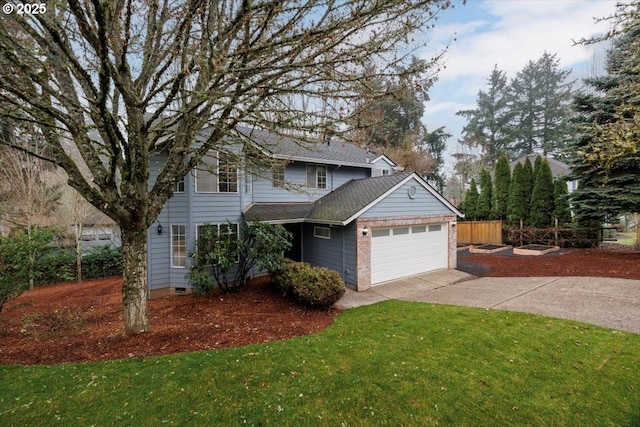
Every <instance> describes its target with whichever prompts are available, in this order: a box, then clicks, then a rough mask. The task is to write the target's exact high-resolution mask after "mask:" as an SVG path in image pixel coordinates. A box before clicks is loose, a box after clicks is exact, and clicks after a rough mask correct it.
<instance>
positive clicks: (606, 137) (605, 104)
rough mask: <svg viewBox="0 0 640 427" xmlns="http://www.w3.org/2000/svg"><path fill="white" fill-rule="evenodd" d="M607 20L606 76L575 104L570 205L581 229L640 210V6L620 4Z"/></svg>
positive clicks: (589, 82)
mask: <svg viewBox="0 0 640 427" xmlns="http://www.w3.org/2000/svg"><path fill="white" fill-rule="evenodd" d="M608 19H609V20H610V21H612V23H613V24H614V26H613V28H614V29H613V30H612V31H611V32H610V33H609V34H608V35H607V36H605V37H604V39H607V38H609V37H613V41H612V44H611V48H610V50H609V52H608V54H607V63H606V75H604V76H600V77H595V78H591V79H588V80H586V82H585V83H586V84H587V90H585V91H583V92H581V93H579V94H578V95H577V96H576V98H575V101H574V104H573V107H574V111H575V112H576V129H577V132H576V138H575V140H574V141H573V145H572V153H574V157H573V158H572V162H571V163H572V174H571V175H570V178H571V179H578V180H579V184H578V189H577V190H576V191H574V192H573V193H572V194H571V201H572V203H573V206H574V210H575V214H576V221H577V222H578V224H580V226H582V227H598V226H600V225H601V224H602V222H603V221H604V220H605V218H606V217H610V216H615V215H619V214H621V213H624V212H638V211H640V174H639V173H638V171H639V170H640V150H638V147H637V144H638V142H637V141H638V140H639V139H640V73H639V72H638V70H640V4H639V3H637V2H635V3H627V4H624V3H621V4H619V5H618V9H617V11H616V13H615V14H614V15H613V16H611V17H609V18H608ZM600 40H601V39H595V40H588V41H583V42H584V43H591V42H598V41H600Z"/></svg>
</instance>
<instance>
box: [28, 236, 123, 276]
mask: <svg viewBox="0 0 640 427" xmlns="http://www.w3.org/2000/svg"><path fill="white" fill-rule="evenodd" d="M35 270H36V271H37V276H36V277H37V280H36V284H37V285H46V284H51V283H60V282H73V281H75V280H77V271H76V252H75V249H57V250H54V251H52V252H51V253H47V254H46V255H44V256H41V257H39V258H38V259H37V261H36V265H35ZM121 275H122V252H121V251H120V250H119V249H116V248H114V247H113V246H110V245H102V246H95V247H93V248H91V249H90V250H89V252H88V253H86V254H85V255H83V257H82V278H83V279H85V280H90V279H100V278H103V277H113V276H121Z"/></svg>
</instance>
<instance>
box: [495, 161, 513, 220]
mask: <svg viewBox="0 0 640 427" xmlns="http://www.w3.org/2000/svg"><path fill="white" fill-rule="evenodd" d="M493 185H494V200H495V202H494V215H493V216H494V218H497V219H501V220H505V219H506V218H507V207H508V205H509V186H510V185H511V169H510V167H509V159H508V158H507V156H501V157H500V158H499V159H498V163H496V168H495V171H494V183H493Z"/></svg>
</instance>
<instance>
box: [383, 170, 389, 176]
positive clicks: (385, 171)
mask: <svg viewBox="0 0 640 427" xmlns="http://www.w3.org/2000/svg"><path fill="white" fill-rule="evenodd" d="M387 175H391V171H390V170H389V169H382V176H387Z"/></svg>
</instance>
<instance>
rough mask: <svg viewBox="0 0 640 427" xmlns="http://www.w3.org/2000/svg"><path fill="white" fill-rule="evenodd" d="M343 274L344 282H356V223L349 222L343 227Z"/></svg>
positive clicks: (353, 283)
mask: <svg viewBox="0 0 640 427" xmlns="http://www.w3.org/2000/svg"><path fill="white" fill-rule="evenodd" d="M343 236H344V244H343V250H344V274H343V279H344V281H345V283H350V284H352V285H355V284H356V223H355V221H354V222H351V223H350V224H349V225H347V227H346V228H345V229H344V234H343Z"/></svg>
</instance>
